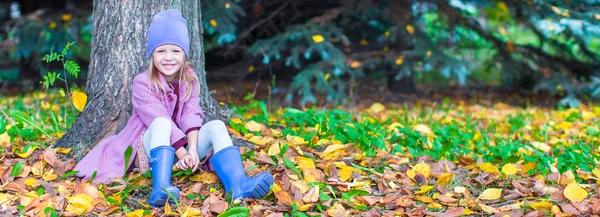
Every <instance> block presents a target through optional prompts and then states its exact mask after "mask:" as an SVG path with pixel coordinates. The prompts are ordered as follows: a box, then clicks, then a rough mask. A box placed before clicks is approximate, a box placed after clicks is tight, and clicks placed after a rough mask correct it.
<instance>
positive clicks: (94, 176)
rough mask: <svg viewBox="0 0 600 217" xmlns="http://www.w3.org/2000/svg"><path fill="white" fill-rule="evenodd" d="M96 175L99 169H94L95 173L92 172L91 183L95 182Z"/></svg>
mask: <svg viewBox="0 0 600 217" xmlns="http://www.w3.org/2000/svg"><path fill="white" fill-rule="evenodd" d="M96 175H98V171H94V173H92V178H90V182H91V183H94V179H95V178H96Z"/></svg>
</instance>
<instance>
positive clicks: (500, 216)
mask: <svg viewBox="0 0 600 217" xmlns="http://www.w3.org/2000/svg"><path fill="white" fill-rule="evenodd" d="M523 214H524V211H523V210H519V209H515V210H511V211H508V212H499V213H496V214H494V216H495V217H504V216H510V217H520V216H523Z"/></svg>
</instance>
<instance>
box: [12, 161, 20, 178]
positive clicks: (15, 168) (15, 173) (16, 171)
mask: <svg viewBox="0 0 600 217" xmlns="http://www.w3.org/2000/svg"><path fill="white" fill-rule="evenodd" d="M22 170H23V161H17V163H16V164H15V165H14V166H13V168H12V170H11V172H10V176H13V177H16V176H18V175H19V174H21V171H22Z"/></svg>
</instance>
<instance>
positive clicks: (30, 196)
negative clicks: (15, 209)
mask: <svg viewBox="0 0 600 217" xmlns="http://www.w3.org/2000/svg"><path fill="white" fill-rule="evenodd" d="M37 197H38V196H37V193H36V192H35V191H30V192H29V193H27V194H23V195H21V197H19V199H20V200H19V204H21V205H22V206H27V205H29V204H30V203H31V202H32V201H33V200H35V198H37Z"/></svg>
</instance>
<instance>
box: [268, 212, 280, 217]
mask: <svg viewBox="0 0 600 217" xmlns="http://www.w3.org/2000/svg"><path fill="white" fill-rule="evenodd" d="M267 217H284V215H283V213H280V212H276V213H271V214H269V215H268V216H267Z"/></svg>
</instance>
